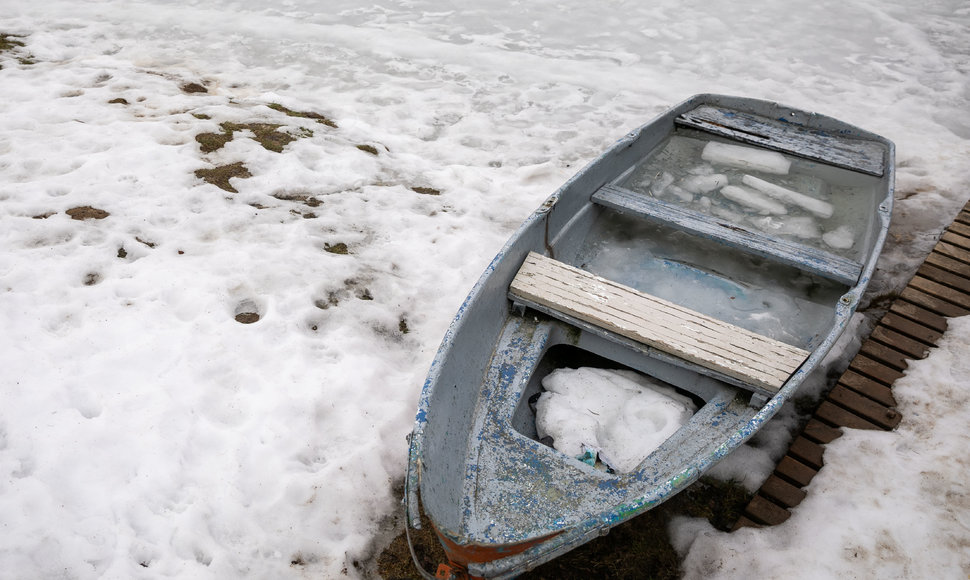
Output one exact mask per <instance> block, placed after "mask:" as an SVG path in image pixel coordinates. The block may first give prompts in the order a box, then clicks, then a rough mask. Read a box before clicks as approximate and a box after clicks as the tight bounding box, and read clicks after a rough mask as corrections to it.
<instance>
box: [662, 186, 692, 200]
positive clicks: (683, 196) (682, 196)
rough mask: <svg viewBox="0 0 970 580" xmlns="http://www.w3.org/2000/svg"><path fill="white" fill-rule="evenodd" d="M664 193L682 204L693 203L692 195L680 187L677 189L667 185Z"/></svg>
mask: <svg viewBox="0 0 970 580" xmlns="http://www.w3.org/2000/svg"><path fill="white" fill-rule="evenodd" d="M664 192H665V193H668V194H670V195H673V196H674V197H676V198H677V199H679V200H680V201H682V202H684V203H690V202H692V201H694V194H693V193H691V192H689V191H687V190H685V189H684V188H682V187H678V186H676V185H668V186H667V188H666V189H664Z"/></svg>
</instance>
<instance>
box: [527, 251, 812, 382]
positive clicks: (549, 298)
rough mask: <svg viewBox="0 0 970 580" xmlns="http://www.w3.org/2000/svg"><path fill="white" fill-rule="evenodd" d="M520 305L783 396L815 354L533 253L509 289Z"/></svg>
mask: <svg viewBox="0 0 970 580" xmlns="http://www.w3.org/2000/svg"><path fill="white" fill-rule="evenodd" d="M509 296H510V298H511V299H512V300H513V301H514V302H518V303H520V304H524V305H526V306H529V307H532V308H536V309H538V310H539V311H541V312H545V313H546V314H549V315H551V316H553V317H560V318H562V317H563V315H565V316H566V317H571V318H575V319H577V320H580V321H583V322H585V323H588V324H590V325H592V326H593V327H594V328H595V329H598V331H599V332H601V333H604V334H607V335H609V334H610V333H613V334H617V335H620V336H623V337H626V338H629V339H632V340H635V341H637V342H640V343H643V344H645V345H647V346H650V347H652V348H655V349H657V350H660V351H662V352H665V353H667V354H670V355H673V356H675V357H678V358H682V359H684V360H687V361H690V362H691V363H694V364H696V365H699V366H700V367H703V368H707V369H711V370H713V371H716V372H718V373H722V374H724V375H727V376H729V377H732V378H734V379H736V380H738V381H740V382H741V383H743V384H746V385H751V386H752V387H754V388H753V390H760V391H766V392H769V393H774V392H777V391H778V389H779V388H780V387H781V386H782V385H783V384H784V383H785V381H787V380H788V378H789V377H790V376H791V374H792V373H794V372H795V371H796V370H797V369H798V367H799V366H801V364H802V363H803V362H804V361H805V359H806V358H808V355H809V353H808V352H807V351H805V350H802V349H800V348H797V347H794V346H791V345H788V344H785V343H783V342H779V341H777V340H774V339H771V338H768V337H766V336H762V335H760V334H756V333H754V332H751V331H748V330H746V329H744V328H741V327H739V326H735V325H733V324H730V323H727V322H723V321H721V320H717V319H715V318H711V317H709V316H706V315H704V314H701V313H699V312H695V311H693V310H690V309H688V308H684V307H682V306H678V305H676V304H673V303H671V302H668V301H665V300H662V299H660V298H657V297H655V296H651V295H649V294H645V293H643V292H640V291H638V290H635V289H633V288H630V287H628V286H624V285H622V284H618V283H616V282H613V281H610V280H607V279H605V278H601V277H599V276H595V275H593V274H591V273H589V272H586V271H584V270H581V269H579V268H575V267H573V266H570V265H568V264H564V263H562V262H559V261H556V260H553V259H551V258H547V257H544V256H542V255H540V254H537V253H535V252H530V253H529V255H528V256H527V257H526V259H525V262H524V263H523V265H522V267H521V268H520V269H519V272H518V274H517V275H516V276H515V279H514V280H513V281H512V284H511V285H510V287H509Z"/></svg>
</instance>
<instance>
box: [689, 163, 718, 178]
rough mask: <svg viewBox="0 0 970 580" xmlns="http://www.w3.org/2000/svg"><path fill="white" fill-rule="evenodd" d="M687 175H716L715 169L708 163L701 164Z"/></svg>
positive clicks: (692, 168) (691, 169)
mask: <svg viewBox="0 0 970 580" xmlns="http://www.w3.org/2000/svg"><path fill="white" fill-rule="evenodd" d="M687 173H690V174H691V175H710V174H712V173H714V167H713V166H711V165H709V164H707V163H701V164H700V165H697V166H694V167H691V168H690V169H688V170H687Z"/></svg>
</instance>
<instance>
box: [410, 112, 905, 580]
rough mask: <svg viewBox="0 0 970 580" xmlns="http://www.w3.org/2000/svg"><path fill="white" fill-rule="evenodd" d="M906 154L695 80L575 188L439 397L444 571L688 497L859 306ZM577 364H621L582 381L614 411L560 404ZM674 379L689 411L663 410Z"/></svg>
mask: <svg viewBox="0 0 970 580" xmlns="http://www.w3.org/2000/svg"><path fill="white" fill-rule="evenodd" d="M893 174H894V146H893V144H892V143H891V142H890V141H888V140H886V139H884V138H882V137H879V136H878V135H875V134H872V133H869V132H867V131H863V130H861V129H858V128H856V127H853V126H851V125H848V124H845V123H843V122H840V121H838V120H835V119H832V118H830V117H826V116H823V115H819V114H815V113H809V112H804V111H800V110H797V109H793V108H790V107H786V106H782V105H779V104H777V103H772V102H767V101H761V100H754V99H747V98H738V97H728V96H722V95H697V96H695V97H692V98H690V99H688V100H687V101H685V102H683V103H681V104H680V105H678V106H676V107H674V108H673V109H671V110H669V111H668V112H666V113H664V114H662V115H661V116H659V117H658V118H657V119H655V120H653V121H651V122H650V123H648V124H646V125H644V126H643V127H641V128H639V129H637V130H635V131H633V132H631V133H630V134H628V135H627V136H625V137H624V138H623V139H621V140H620V141H619V142H617V143H616V144H615V145H614V146H613V147H611V148H610V149H609V150H608V151H606V152H605V153H604V154H603V155H601V156H600V157H599V158H597V159H596V160H594V161H593V162H592V163H591V164H590V165H589V166H587V167H586V168H585V169H584V170H583V171H581V172H580V173H578V174H577V175H576V176H575V177H573V178H572V179H570V180H569V181H568V182H567V183H566V184H565V185H563V186H562V187H561V188H560V189H559V190H558V191H557V192H555V193H554V194H553V195H552V196H551V197H550V198H549V199H548V200H547V201H546V202H545V203H544V204H543V205H542V206H541V207H540V208H539V209H538V210H537V211H536V212H535V213H534V214H533V215H532V216H530V217H529V218H528V219H527V220H526V222H525V223H524V224H523V225H522V227H521V228H520V229H519V230H518V231H517V233H516V234H515V235H514V236H513V237H512V239H511V240H510V241H509V242H508V243H507V244H506V246H505V247H504V248H503V249H502V251H501V252H500V253H499V255H498V256H496V258H495V259H494V260H493V262H492V263H491V264H490V265H489V266H488V268H487V270H486V271H485V273H484V274H483V275H482V277H481V279H480V280H479V281H478V283H477V284H476V285H475V287H474V288H473V290H472V291H471V294H470V295H469V296H468V298H467V299H466V300H465V302H464V304H463V305H462V306H461V308H460V310H459V312H458V314H457V316H456V318H455V320H454V322H453V323H452V325H451V327H450V328H449V329H448V331H447V334H446V335H445V337H444V340H443V342H442V345H441V347H440V350H439V351H438V354H437V356H436V357H435V359H434V362H433V364H432V367H431V370H430V372H429V375H428V379H427V382H426V383H425V386H424V389H423V391H422V393H421V396H420V401H419V408H418V412H417V418H416V422H415V426H414V430H413V433H412V434H411V439H410V445H411V448H410V457H409V466H408V475H407V482H406V483H407V492H406V498H405V502H406V506H407V516H408V518H407V519H408V526H413V527H419V526H420V519H419V516H420V513H421V510H423V512H424V513H425V514H426V515H427V516H428V518H430V520H431V522H432V523H433V526H434V529H435V531H436V533H437V535H438V537H439V539H440V540H441V543H442V545H443V547H444V548H445V551H446V553H447V555H448V558H449V560H450V562H449V563H448V564H447V565H446V566H445V567H443V568H442V569H441V572H442V576H445V577H447V576H448V575H449V574H451V575H453V576H454V577H464V576H471V577H488V578H504V577H511V576H514V575H516V574H520V573H522V572H523V571H525V570H528V569H531V568H532V567H534V566H537V565H539V564H541V563H543V562H545V561H548V560H550V559H551V558H554V557H555V556H557V555H560V554H562V553H564V552H566V551H568V550H570V549H572V548H575V547H576V546H579V545H581V544H583V543H585V542H587V541H589V540H591V539H593V538H595V537H597V536H599V535H602V534H604V533H606V532H608V531H609V529H610V528H612V527H613V526H615V525H617V524H619V523H621V522H623V521H625V520H627V519H629V518H630V517H633V516H635V515H637V514H640V513H643V512H644V511H646V510H649V509H650V508H652V507H654V506H656V505H658V504H659V503H661V502H663V501H664V500H666V499H668V498H670V497H671V496H673V495H674V494H676V493H677V492H678V491H680V490H682V489H684V488H685V487H686V486H687V485H689V484H690V483H692V482H693V481H695V480H696V479H697V478H698V477H699V476H700V475H701V474H703V473H704V472H705V471H706V470H707V469H708V468H710V467H711V466H712V465H714V464H715V463H716V462H717V461H719V460H720V459H722V458H723V457H724V456H726V455H727V454H728V453H730V452H731V451H732V450H734V449H735V448H737V447H738V446H739V445H741V444H742V443H743V442H744V441H746V440H747V439H748V438H750V437H751V436H752V435H753V434H754V433H755V432H756V431H758V429H759V428H760V427H761V426H763V425H764V423H765V422H766V421H767V420H768V419H769V418H771V417H772V416H773V415H774V414H775V413H776V412H777V411H778V409H779V408H780V406H781V405H782V403H783V402H784V401H785V400H786V399H787V398H788V397H790V396H791V395H792V393H793V392H794V391H795V389H797V387H798V386H799V384H800V383H801V382H802V381H803V379H804V378H805V377H806V376H807V375H808V374H809V373H811V372H812V370H813V369H814V368H815V367H816V366H817V365H818V363H819V362H820V361H821V360H822V358H823V357H824V356H825V354H826V353H827V352H828V351H829V350H830V348H831V347H832V345H833V344H834V342H835V340H836V339H837V338H838V337H839V335H840V334H841V333H842V331H843V329H844V328H845V326H846V323H847V322H848V320H849V317H850V316H851V314H852V313H853V312H854V310H855V308H856V306H857V305H858V303H859V300H860V298H861V296H862V293H863V291H864V290H865V288H866V285H867V284H868V282H869V279H870V277H871V276H872V273H873V270H874V267H875V262H876V259H877V257H878V254H879V251H880V249H881V247H882V244H883V241H884V239H885V236H886V231H887V229H888V226H889V220H890V213H891V209H892V199H893ZM564 369H565V370H564ZM569 369H591V371H588V372H585V374H584V375H583V376H585V377H586V378H587V379H589V380H593V379H595V378H596V377H605V381H606V382H605V383H604V382H603V381H600V382H598V383H597V382H595V381H594V382H592V383H589V384H586V387H585V388H586V389H587V390H586V391H585V392H584V393H585V394H580V395H579V396H580V398H581V399H582V397H586V399H582V401H584V402H586V403H590V401H593V402H592V403H590V404H594V403H595V404H597V405H599V404H602V405H603V406H602V407H597V408H598V409H601V410H603V409H605V410H606V411H609V412H611V413H613V415H608V414H607V415H602V416H601V413H594V415H596V416H594V417H592V418H591V417H590V416H586V415H584V416H583V417H579V416H575V423H573V422H571V420H570V419H569V417H571V416H572V415H570V414H569V412H567V411H568V409H570V408H571V407H568V405H566V407H562V406H560V407H556V406H555V405H554V404H553V403H554V402H556V401H558V402H562V401H563V400H564V399H562V398H561V397H563V396H567V395H568V394H569V393H571V392H572V393H575V392H578V391H577V389H579V388H580V387H577V386H575V385H572V386H570V384H569V372H570V371H569ZM617 370H618V371H619V373H614V372H613V371H617ZM607 373H613V374H607ZM574 374H576V376H578V374H581V373H574ZM554 379H555V380H554ZM564 381H565V382H564ZM607 383H608V384H607ZM563 385H565V386H563ZM590 385H592V386H590ZM597 385H598V386H597ZM611 385H612V386H611ZM590 389H591V390H590ZM580 390H581V389H580ZM607 392H609V393H614V394H615V393H619V395H616V396H619V397H620V398H619V399H610V400H611V401H613V402H609V401H605V399H604V397H606V396H607V395H606V393H607ZM657 393H660V396H659V397H658V396H657ZM641 395H648V396H647V398H645V399H640V398H637V399H635V400H636V401H637V402H636V403H635V404H634V403H633V401H634V399H630V397H634V396H636V397H640V396H641ZM610 396H611V397H612V396H613V395H610ZM556 397H560V398H559V399H557V398H556ZM624 397H626V398H624ZM654 400H659V401H661V402H662V404H664V405H667V406H668V408H669V409H674V410H673V411H670V412H666V411H665V413H666V414H663V413H661V414H660V415H658V414H657V412H656V411H655V410H653V411H651V410H650V409H651V408H652V407H651V405H654V403H652V402H651V401H654ZM604 401H605V402H604ZM671 401H673V402H674V403H675V404H676V405H679V406H676V407H670V405H671V404H674V403H671ZM657 404H660V403H657ZM557 408H558V409H559V410H558V411H557V410H556V409H557ZM634 408H635V409H640V410H641V411H642V412H639V414H637V413H632V412H629V409H634ZM563 409H567V411H563ZM604 412H605V411H604ZM651 413H652V414H651ZM634 415H636V416H634ZM638 416H639V417H647V419H650V418H651V417H652V423H651V420H647V421H646V422H645V423H643V424H642V426H638V424H637V423H636V420H637V417H638ZM674 416H676V417H681V419H682V421H681V422H680V423H677V424H675V425H674V426H673V428H670V426H669V424H668V423H669V418H670V417H674ZM603 417H605V418H603ZM597 420H602V422H601V423H599V424H593V423H590V422H589V421H594V422H595V421H597ZM658 422H659V423H664V425H661V426H660V427H661V428H660V429H659V430H658V425H657V423H658ZM620 423H622V427H623V429H619V427H618V425H619V424H620ZM665 426H666V427H665ZM664 428H666V431H664ZM618 433H619V435H618ZM657 433H662V437H661V439H660V440H658V441H656V442H655V443H654V444H653V445H652V446H651V447H649V448H644V449H639V450H637V449H632V450H631V445H632V446H634V447H635V442H636V440H638V439H642V438H645V437H646V436H647V435H656V434H657ZM604 434H606V435H604ZM641 436H642V437H641ZM596 437H600V439H599V440H596V441H593V439H595V438H596ZM610 446H612V448H610ZM637 453H639V455H638V454H637ZM419 568H420V565H419Z"/></svg>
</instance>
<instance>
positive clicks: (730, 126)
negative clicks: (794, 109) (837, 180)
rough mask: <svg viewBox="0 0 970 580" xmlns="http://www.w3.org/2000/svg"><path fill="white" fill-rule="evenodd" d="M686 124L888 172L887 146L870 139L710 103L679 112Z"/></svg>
mask: <svg viewBox="0 0 970 580" xmlns="http://www.w3.org/2000/svg"><path fill="white" fill-rule="evenodd" d="M675 122H676V123H677V124H678V125H681V126H683V127H691V128H694V129H700V130H702V131H705V132H708V133H712V134H715V135H721V136H723V137H728V138H730V139H732V140H736V141H741V142H743V143H750V144H752V145H758V146H761V147H765V148H768V149H773V150H775V151H781V152H783V153H790V154H792V155H796V156H798V157H804V158H806V159H811V160H813V161H821V162H822V163H827V164H829V165H834V166H836V167H842V168H843V169H849V170H851V171H859V172H861V173H866V174H869V175H875V176H876V177H882V175H883V173H885V161H884V156H885V148H884V147H883V146H882V145H880V144H879V143H876V142H874V141H870V140H861V139H852V138H850V137H847V136H844V135H833V134H831V133H826V132H824V131H818V130H814V129H810V128H808V127H805V126H802V125H800V124H796V123H792V122H789V121H787V120H785V119H769V118H768V117H762V116H760V115H753V114H750V113H742V112H739V111H734V110H731V109H726V108H721V107H713V106H709V105H705V106H701V107H697V108H696V109H693V110H691V111H688V112H686V113H684V114H683V115H681V116H679V117H678V118H677V119H676V121H675Z"/></svg>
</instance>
